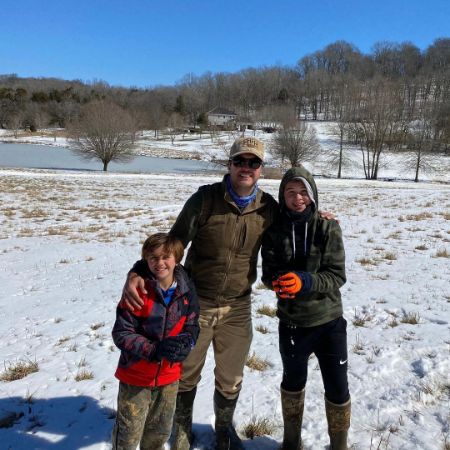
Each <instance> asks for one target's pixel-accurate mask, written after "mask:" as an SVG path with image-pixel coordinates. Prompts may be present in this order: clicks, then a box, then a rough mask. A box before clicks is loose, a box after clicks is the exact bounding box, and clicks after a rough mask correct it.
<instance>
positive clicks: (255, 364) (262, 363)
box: [245, 352, 271, 372]
mask: <svg viewBox="0 0 450 450" xmlns="http://www.w3.org/2000/svg"><path fill="white" fill-rule="evenodd" d="M245 365H246V366H247V367H248V368H250V369H252V370H258V371H259V372H264V371H265V370H267V369H268V368H269V367H271V364H270V362H269V361H267V360H266V359H262V358H259V357H258V356H256V354H255V352H253V353H252V355H251V356H249V357H248V358H247V362H246V363H245Z"/></svg>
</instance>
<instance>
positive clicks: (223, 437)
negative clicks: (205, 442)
mask: <svg viewBox="0 0 450 450" xmlns="http://www.w3.org/2000/svg"><path fill="white" fill-rule="evenodd" d="M237 400H238V399H237V397H236V398H234V399H231V400H230V399H227V398H225V397H224V396H223V395H222V394H221V393H220V392H219V391H217V390H215V391H214V414H215V415H216V427H215V428H216V450H244V447H243V445H242V441H241V439H240V437H239V436H238V435H237V433H236V430H235V428H234V426H233V415H234V410H235V409H236V403H237Z"/></svg>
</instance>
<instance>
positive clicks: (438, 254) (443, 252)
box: [434, 248, 450, 258]
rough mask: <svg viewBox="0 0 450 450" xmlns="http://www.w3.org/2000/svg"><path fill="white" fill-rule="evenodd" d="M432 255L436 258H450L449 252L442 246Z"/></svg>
mask: <svg viewBox="0 0 450 450" xmlns="http://www.w3.org/2000/svg"><path fill="white" fill-rule="evenodd" d="M434 256H435V257H436V258H450V253H449V252H448V251H447V249H446V248H443V249H441V250H438V251H437V252H436V254H435V255H434Z"/></svg>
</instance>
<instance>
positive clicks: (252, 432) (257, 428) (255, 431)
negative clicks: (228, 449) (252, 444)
mask: <svg viewBox="0 0 450 450" xmlns="http://www.w3.org/2000/svg"><path fill="white" fill-rule="evenodd" d="M275 428H276V426H275V424H274V422H273V421H272V420H270V419H269V418H267V417H259V418H256V417H254V416H253V417H252V418H251V419H250V422H248V423H246V424H244V426H243V427H242V434H243V435H244V436H245V437H246V438H247V439H254V438H255V437H258V436H270V435H272V434H273V432H274V431H275Z"/></svg>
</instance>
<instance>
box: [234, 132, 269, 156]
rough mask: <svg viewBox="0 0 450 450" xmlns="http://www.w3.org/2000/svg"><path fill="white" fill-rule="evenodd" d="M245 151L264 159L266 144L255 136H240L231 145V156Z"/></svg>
mask: <svg viewBox="0 0 450 450" xmlns="http://www.w3.org/2000/svg"><path fill="white" fill-rule="evenodd" d="M243 153H251V154H252V155H255V156H256V157H258V158H259V159H260V160H261V161H264V144H263V143H262V142H261V141H260V140H259V139H256V138H254V137H240V138H238V139H236V140H235V141H234V143H233V145H232V146H231V151H230V158H233V157H234V156H238V155H242V154H243Z"/></svg>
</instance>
